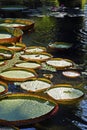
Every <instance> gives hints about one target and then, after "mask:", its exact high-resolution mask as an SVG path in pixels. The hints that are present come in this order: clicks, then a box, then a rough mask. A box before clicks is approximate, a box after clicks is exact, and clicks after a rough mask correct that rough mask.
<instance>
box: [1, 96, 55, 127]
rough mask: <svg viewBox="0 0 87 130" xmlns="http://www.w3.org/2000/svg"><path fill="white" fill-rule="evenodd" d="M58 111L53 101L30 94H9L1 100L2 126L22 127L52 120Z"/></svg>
mask: <svg viewBox="0 0 87 130" xmlns="http://www.w3.org/2000/svg"><path fill="white" fill-rule="evenodd" d="M57 111H58V105H57V104H55V102H53V101H52V100H47V99H45V98H43V97H40V96H35V95H30V94H9V95H6V96H5V97H2V99H1V100H0V124H1V125H2V124H8V125H9V124H11V125H15V126H22V125H28V124H33V123H36V122H40V121H42V120H45V119H47V118H50V117H51V116H53V115H54V114H56V112H57Z"/></svg>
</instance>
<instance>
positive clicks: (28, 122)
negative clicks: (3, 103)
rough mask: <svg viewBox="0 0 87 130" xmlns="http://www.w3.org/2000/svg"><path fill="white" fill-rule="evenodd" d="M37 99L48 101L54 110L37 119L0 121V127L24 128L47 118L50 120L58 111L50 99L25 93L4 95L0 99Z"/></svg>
mask: <svg viewBox="0 0 87 130" xmlns="http://www.w3.org/2000/svg"><path fill="white" fill-rule="evenodd" d="M18 97H19V98H23V97H24V98H29V97H32V98H37V99H41V100H44V101H49V103H52V104H54V108H53V109H52V110H51V111H49V112H48V113H46V114H44V115H41V116H39V117H35V118H30V119H25V120H16V121H7V120H2V119H0V125H3V124H4V125H15V126H16V127H21V126H26V125H31V124H35V123H38V122H40V121H43V120H46V119H48V118H51V117H52V116H54V115H55V114H56V113H57V112H58V109H59V106H58V104H57V103H56V102H55V101H53V100H52V99H47V98H45V97H42V96H39V95H35V94H27V93H14V94H6V95H4V96H2V97H1V100H3V99H6V98H7V99H9V98H13V99H14V98H15V99H16V98H18Z"/></svg>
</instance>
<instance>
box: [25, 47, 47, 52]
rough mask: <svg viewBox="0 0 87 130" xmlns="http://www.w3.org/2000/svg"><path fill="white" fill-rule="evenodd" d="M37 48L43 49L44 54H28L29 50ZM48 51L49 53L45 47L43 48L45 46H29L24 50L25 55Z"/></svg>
mask: <svg viewBox="0 0 87 130" xmlns="http://www.w3.org/2000/svg"><path fill="white" fill-rule="evenodd" d="M35 48H39V49H42V50H43V51H42V52H27V50H29V49H35ZM46 51H47V49H46V48H45V47H43V46H29V47H26V48H25V50H24V52H25V54H33V53H34V54H35V53H43V52H46Z"/></svg>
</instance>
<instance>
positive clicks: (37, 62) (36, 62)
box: [14, 61, 41, 69]
mask: <svg viewBox="0 0 87 130" xmlns="http://www.w3.org/2000/svg"><path fill="white" fill-rule="evenodd" d="M22 63H35V64H38V65H39V66H38V67H33V68H31V69H40V68H41V63H40V62H39V61H19V62H16V63H15V64H14V66H15V67H18V66H17V64H22ZM21 68H27V69H29V67H21Z"/></svg>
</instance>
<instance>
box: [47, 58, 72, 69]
mask: <svg viewBox="0 0 87 130" xmlns="http://www.w3.org/2000/svg"><path fill="white" fill-rule="evenodd" d="M46 63H47V64H48V65H51V66H53V67H55V68H56V69H65V68H69V67H72V66H73V65H74V63H73V61H71V60H69V59H63V58H52V59H49V60H48V61H46Z"/></svg>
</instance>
